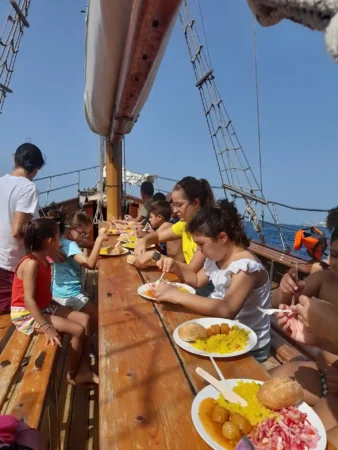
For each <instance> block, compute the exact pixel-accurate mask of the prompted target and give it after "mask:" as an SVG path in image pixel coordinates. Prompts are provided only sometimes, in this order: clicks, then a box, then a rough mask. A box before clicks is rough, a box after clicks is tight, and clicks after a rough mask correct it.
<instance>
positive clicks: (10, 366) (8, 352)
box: [0, 331, 31, 409]
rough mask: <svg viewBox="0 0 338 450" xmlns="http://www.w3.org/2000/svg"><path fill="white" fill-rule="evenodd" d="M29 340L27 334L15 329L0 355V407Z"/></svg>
mask: <svg viewBox="0 0 338 450" xmlns="http://www.w3.org/2000/svg"><path fill="white" fill-rule="evenodd" d="M30 341H31V338H30V337H29V336H26V335H25V334H23V333H19V332H18V331H15V332H14V333H13V335H12V336H11V338H10V340H9V341H8V343H7V345H6V347H5V348H4V350H3V352H2V353H1V355H0V368H1V370H0V409H1V407H2V406H3V403H4V401H5V398H6V394H7V392H8V390H9V388H10V386H11V384H12V382H13V378H14V376H15V374H16V372H17V371H18V369H19V367H20V364H21V361H22V359H23V357H24V355H25V353H26V350H27V348H28V346H29V343H30Z"/></svg>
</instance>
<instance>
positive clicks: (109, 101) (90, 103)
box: [84, 0, 133, 136]
mask: <svg viewBox="0 0 338 450" xmlns="http://www.w3.org/2000/svg"><path fill="white" fill-rule="evenodd" d="M132 5H133V0H118V1H115V0H113V1H111V0H89V1H88V9H87V19H86V22H87V27H86V60H85V76H86V80H85V93H84V101H85V114H86V119H87V122H88V125H89V127H90V129H91V130H92V131H93V132H94V133H97V134H99V135H101V136H108V135H109V133H110V127H111V121H112V117H113V109H114V102H115V96H116V91H117V85H118V81H119V75H120V68H121V62H122V57H123V50H124V44H125V41H126V37H127V32H128V28H129V21H130V14H131V8H132Z"/></svg>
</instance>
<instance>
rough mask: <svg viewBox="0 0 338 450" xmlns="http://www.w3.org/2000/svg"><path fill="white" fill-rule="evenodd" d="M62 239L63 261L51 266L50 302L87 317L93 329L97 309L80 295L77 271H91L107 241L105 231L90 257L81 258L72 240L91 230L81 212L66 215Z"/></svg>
mask: <svg viewBox="0 0 338 450" xmlns="http://www.w3.org/2000/svg"><path fill="white" fill-rule="evenodd" d="M60 226H61V233H62V237H61V239H60V244H61V246H62V250H63V251H64V253H65V255H66V257H67V259H66V260H65V262H63V263H60V264H54V265H53V285H52V292H53V299H54V301H55V302H57V303H59V304H60V305H63V306H67V307H68V308H70V309H72V310H74V311H83V312H85V313H86V314H89V316H90V318H91V320H92V322H93V327H95V328H96V327H97V317H98V314H97V306H96V305H95V303H94V302H93V301H92V300H90V299H89V298H88V295H87V294H86V293H84V292H83V291H82V279H81V267H84V268H86V269H95V267H96V263H97V261H98V258H99V254H100V249H101V245H102V242H103V241H106V240H107V239H108V237H107V235H106V231H107V230H106V228H101V230H100V233H99V236H98V237H97V238H96V241H95V244H94V247H93V249H92V251H91V253H90V256H86V255H84V253H83V252H82V250H81V249H80V247H79V246H78V244H77V243H76V240H84V239H86V238H87V237H88V235H89V232H90V230H91V228H92V226H93V224H92V221H91V218H90V217H89V216H88V215H87V214H86V213H85V212H83V211H76V212H74V213H71V214H68V215H67V216H66V218H65V219H64V221H63V222H62V223H60Z"/></svg>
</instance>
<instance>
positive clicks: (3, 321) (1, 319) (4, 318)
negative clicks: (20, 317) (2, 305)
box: [0, 314, 12, 330]
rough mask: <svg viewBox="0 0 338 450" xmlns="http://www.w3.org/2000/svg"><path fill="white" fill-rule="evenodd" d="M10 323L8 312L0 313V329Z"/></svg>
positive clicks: (8, 325)
mask: <svg viewBox="0 0 338 450" xmlns="http://www.w3.org/2000/svg"><path fill="white" fill-rule="evenodd" d="M11 325H12V320H11V316H10V315H9V314H3V315H0V330H1V329H3V328H8V327H10V326H11Z"/></svg>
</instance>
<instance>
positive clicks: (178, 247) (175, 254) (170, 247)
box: [135, 200, 184, 268]
mask: <svg viewBox="0 0 338 450" xmlns="http://www.w3.org/2000/svg"><path fill="white" fill-rule="evenodd" d="M170 217H171V207H170V203H169V202H167V201H166V200H161V201H157V202H153V203H152V204H151V206H150V208H149V224H150V226H151V228H152V231H159V232H163V231H165V230H167V229H170V228H171V226H172V225H171V223H170ZM144 235H145V234H143V236H144ZM158 249H159V252H155V253H158V257H161V255H168V256H170V257H171V258H175V259H178V260H179V261H184V259H183V253H182V244H181V242H179V241H177V240H176V241H169V242H167V243H165V242H163V243H158ZM153 256H154V251H147V252H145V253H143V254H142V255H139V256H138V257H137V258H136V259H135V264H136V266H137V267H139V268H142V267H146V266H147V263H148V262H149V261H151V260H152V258H153Z"/></svg>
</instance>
